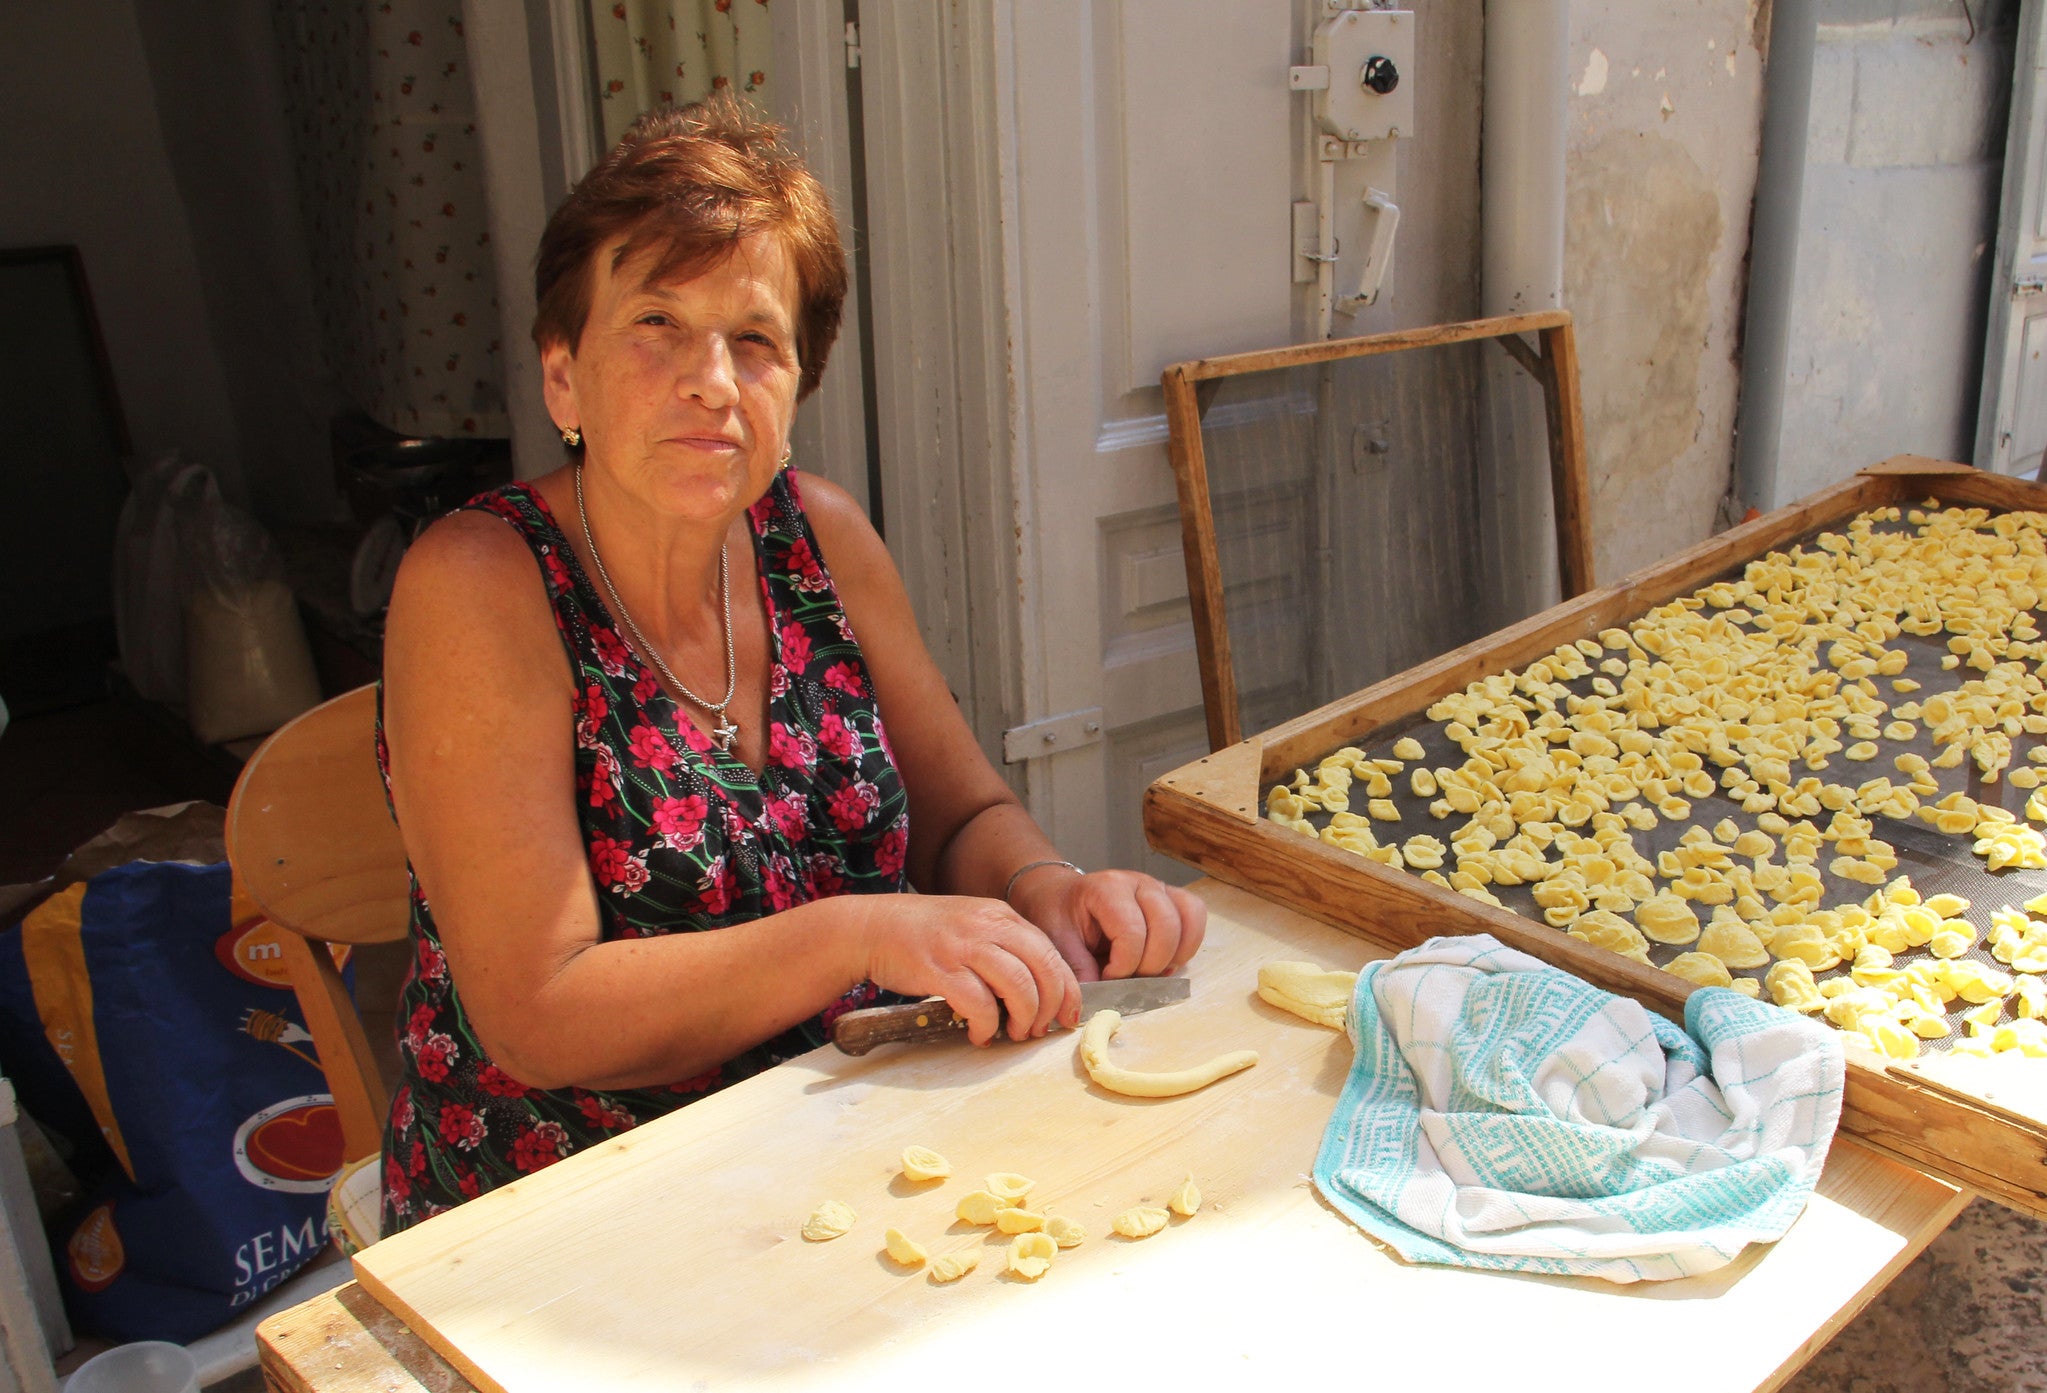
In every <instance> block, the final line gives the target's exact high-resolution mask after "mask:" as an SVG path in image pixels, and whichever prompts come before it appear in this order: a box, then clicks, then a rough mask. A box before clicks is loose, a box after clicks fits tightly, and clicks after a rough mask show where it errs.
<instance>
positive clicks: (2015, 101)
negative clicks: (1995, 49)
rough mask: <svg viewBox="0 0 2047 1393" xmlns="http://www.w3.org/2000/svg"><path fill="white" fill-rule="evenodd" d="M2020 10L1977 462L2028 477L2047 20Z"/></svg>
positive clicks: (2037, 374) (2045, 185)
mask: <svg viewBox="0 0 2047 1393" xmlns="http://www.w3.org/2000/svg"><path fill="white" fill-rule="evenodd" d="M2043 8H2047V7H2043V6H2040V5H2027V6H2024V7H2023V8H2022V10H2021V11H2020V18H2019V41H2018V59H2017V65H2016V71H2015V72H2014V74H2013V77H2012V94H2011V126H2010V133H2009V135H2008V136H2007V137H2006V140H2005V147H2004V200H2003V207H2002V209H2001V211H2000V213H1999V217H1998V230H1997V261H1996V264H1995V265H1994V267H1993V268H1992V270H1991V284H1990V327H1989V336H1988V339H1987V341H1986V343H1985V345H1984V351H1983V396H1982V401H1981V405H1980V407H1979V409H1978V411H1977V416H1976V461H1975V462H1976V467H1977V468H1979V469H1991V470H1995V471H1997V472H1998V473H2000V474H2019V475H2024V476H2026V477H2029V478H2030V477H2032V476H2034V475H2035V474H2037V473H2038V472H2039V469H2040V464H2041V458H2042V452H2043V451H2047V18H2043V14H2042V11H2043Z"/></svg>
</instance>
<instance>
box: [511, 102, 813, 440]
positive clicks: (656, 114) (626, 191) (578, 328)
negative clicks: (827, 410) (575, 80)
mask: <svg viewBox="0 0 2047 1393" xmlns="http://www.w3.org/2000/svg"><path fill="white" fill-rule="evenodd" d="M756 232H772V233H775V234H776V235H778V236H780V237H781V239H782V242H783V245H784V246H785V247H787V248H788V251H789V259H790V260H791V261H792V262H793V263H794V265H795V268H796V284H797V298H798V302H799V303H798V304H797V306H796V357H797V361H798V363H799V364H800V365H801V368H802V374H803V375H802V379H801V381H800V382H799V383H798V385H797V389H796V396H797V399H798V400H799V401H800V400H802V399H803V398H804V397H807V396H809V395H810V394H811V392H813V391H815V390H816V388H817V383H818V379H819V378H820V377H821V376H823V374H824V365H825V359H826V358H827V357H829V356H830V354H831V351H832V343H833V341H834V340H835V339H837V338H838V336H839V315H840V311H841V309H842V308H843V306H844V304H845V300H846V253H845V250H844V248H842V247H841V246H840V245H839V225H838V222H837V220H836V219H834V218H833V216H832V204H831V199H830V198H829V197H827V196H826V194H825V191H824V186H823V185H821V184H819V183H818V182H817V178H816V176H814V175H813V174H811V172H810V171H809V170H808V169H806V168H804V165H803V161H802V160H801V159H799V158H798V157H797V155H796V152H795V151H794V150H792V149H791V148H790V147H789V145H788V144H787V142H786V139H785V132H784V131H783V129H782V128H781V127H780V126H778V125H776V124H774V123H773V122H771V121H768V120H766V119H764V118H762V117H761V116H759V115H757V114H755V113H754V112H753V111H751V110H750V109H748V108H747V107H746V106H745V105H743V104H742V103H741V102H739V101H737V100H735V99H734V98H732V97H730V96H726V95H719V96H714V97H712V98H711V99H709V100H708V101H702V102H695V103H692V104H691V105H689V106H685V107H672V106H664V107H657V108H655V109H654V110H652V111H649V112H647V113H646V114H645V115H643V116H641V117H640V119H639V120H637V121H635V122H633V124H632V128H631V129H630V130H628V131H627V132H626V133H625V135H624V137H623V138H621V139H620V140H619V142H618V144H617V145H615V146H613V147H612V150H611V153H609V154H607V155H606V156H605V157H604V158H603V159H601V160H599V161H598V162H597V165H596V167H595V168H593V169H592V170H591V171H590V172H589V173H588V174H586V175H584V176H583V179H582V181H581V182H580V183H578V184H577V185H576V187H575V189H574V190H573V191H571V192H570V194H569V196H568V197H567V198H565V199H563V200H562V204H561V206H560V207H559V208H557V209H555V210H554V216H553V217H551V218H549V219H548V220H547V231H546V232H544V233H542V234H541V237H540V254H539V257H538V259H537V261H536V263H535V266H534V270H533V288H534V292H535V297H534V298H535V300H536V301H537V303H538V312H537V313H536V314H535V315H534V317H533V341H534V342H535V343H536V344H538V345H539V346H540V347H542V348H543V349H544V348H546V347H547V346H548V345H549V344H552V343H565V344H567V345H569V348H570V350H571V351H572V352H573V351H574V349H575V347H576V346H577V345H578V344H579V343H580V342H581V341H582V337H583V325H584V323H585V321H587V320H588V319H589V317H590V296H591V289H592V287H591V274H592V271H593V269H594V268H593V265H592V261H593V258H595V256H596V255H597V252H598V249H599V248H601V247H603V246H604V245H605V244H607V243H608V242H611V241H612V240H613V239H615V238H617V237H619V236H621V235H623V236H624V237H625V242H624V243H623V244H622V245H621V246H620V247H619V249H618V250H617V251H616V252H615V253H614V254H613V256H612V265H613V268H614V269H616V268H617V267H618V266H619V265H621V264H623V263H624V262H626V261H627V260H630V259H631V258H632V257H634V256H636V255H638V254H640V253H641V252H644V251H646V250H648V249H649V248H655V249H658V252H659V256H660V260H659V262H658V263H657V264H656V265H655V267H654V269H653V272H652V276H653V277H655V278H659V279H668V278H670V277H675V276H684V277H687V276H691V275H695V274H697V273H698V272H700V271H703V270H706V269H708V268H709V267H711V266H713V265H715V264H716V263H717V262H718V261H719V260H720V259H721V258H722V257H724V256H726V255H728V254H730V253H731V251H732V249H733V248H734V247H736V246H737V245H738V244H739V243H740V242H742V241H743V240H745V239H746V238H747V237H750V236H752V235H753V234H754V233H756Z"/></svg>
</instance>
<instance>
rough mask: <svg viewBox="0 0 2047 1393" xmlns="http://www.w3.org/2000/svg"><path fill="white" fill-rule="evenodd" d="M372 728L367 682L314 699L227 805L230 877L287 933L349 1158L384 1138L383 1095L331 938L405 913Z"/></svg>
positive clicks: (248, 768)
mask: <svg viewBox="0 0 2047 1393" xmlns="http://www.w3.org/2000/svg"><path fill="white" fill-rule="evenodd" d="M375 729H376V689H375V688H374V687H367V686H366V687H358V688H356V689H355V690H354V691H352V692H346V693H344V694H342V695H341V696H338V697H335V698H334V699H333V700H331V701H327V702H323V703H321V704H320V705H318V706H316V707H314V708H313V709H312V710H310V711H307V712H305V713H304V714H303V715H301V716H299V717H298V718H297V719H295V720H293V721H292V722H290V723H289V724H288V725H286V726H284V727H283V728H282V729H280V730H278V731H277V733H276V734H274V735H272V736H271V737H270V738H269V739H268V740H266V741H264V742H263V744H262V745H261V746H260V747H259V748H258V749H257V750H256V753H255V754H253V755H252V756H250V758H249V762H248V763H247V764H246V765H245V766H244V767H243V769H242V776H241V778H240V779H239V780H238V781H237V782H236V784H235V791H234V796H233V797H232V798H230V799H229V800H228V810H227V856H228V863H229V865H230V866H232V867H233V870H234V877H235V882H236V885H237V886H238V887H239V888H240V889H241V890H242V891H244V892H246V893H247V894H248V895H249V896H250V897H251V898H252V899H254V900H255V902H256V903H257V904H258V905H259V906H261V908H262V910H263V912H264V914H265V915H266V916H267V917H268V919H269V920H270V922H271V923H273V924H275V925H276V926H277V927H278V928H280V929H285V930H289V932H286V933H282V934H279V935H278V941H279V943H280V945H281V947H282V949H283V952H284V957H285V965H286V967H287V969H288V970H289V971H290V974H291V983H292V989H293V991H294V992H295V993H296V994H297V996H298V1001H299V1009H300V1010H301V1011H302V1012H303V1013H304V1015H305V1020H306V1029H307V1030H308V1031H310V1032H311V1034H312V1036H313V1044H314V1047H315V1049H317V1050H318V1052H319V1055H320V1067H321V1070H322V1071H323V1072H324V1073H325V1074H326V1075H327V1085H328V1088H329V1090H330V1091H331V1092H332V1093H333V1095H334V1105H335V1108H336V1109H337V1110H338V1111H339V1112H340V1114H341V1132H342V1140H343V1145H344V1149H345V1151H346V1153H347V1156H346V1159H348V1160H351V1161H353V1160H356V1159H359V1158H360V1157H363V1156H368V1155H373V1154H375V1153H376V1152H377V1151H378V1150H379V1149H380V1148H381V1147H382V1146H383V1131H384V1115H385V1113H386V1111H387V1110H388V1107H389V1103H390V1091H389V1089H388V1088H387V1087H386V1085H385V1082H384V1078H383V1075H382V1073H381V1072H380V1071H379V1069H378V1066H377V1063H376V1059H375V1057H374V1055H373V1054H372V1053H371V1050H370V1046H369V1039H368V1037H367V1035H366V1034H365V1033H364V1031H363V1026H362V1018H361V1017H360V1016H359V1015H357V1014H356V1010H355V1004H354V1002H353V1001H351V1000H350V998H349V995H348V989H347V987H346V986H345V985H344V984H343V982H342V980H341V974H340V972H339V971H338V969H337V967H336V964H335V956H334V953H333V952H332V951H331V950H330V948H329V946H328V945H330V944H336V945H338V944H364V943H388V942H393V941H395V940H398V939H402V938H404V937H405V934H406V931H407V927H408V924H409V920H410V914H411V891H410V883H409V879H408V876H407V873H406V863H405V846H404V843H403V842H401V841H400V840H399V837H398V827H397V824H396V823H394V822H393V821H392V820H391V812H390V808H389V807H388V806H387V804H386V803H385V800H384V787H383V782H382V778H381V776H380V775H379V774H378V772H377V756H376V744H375Z"/></svg>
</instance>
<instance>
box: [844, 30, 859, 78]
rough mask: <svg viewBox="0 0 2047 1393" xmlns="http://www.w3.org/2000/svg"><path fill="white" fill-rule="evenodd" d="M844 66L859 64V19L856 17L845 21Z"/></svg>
mask: <svg viewBox="0 0 2047 1393" xmlns="http://www.w3.org/2000/svg"><path fill="white" fill-rule="evenodd" d="M846 66H847V67H849V68H857V67H859V66H860V21H859V20H857V19H849V20H847V21H846Z"/></svg>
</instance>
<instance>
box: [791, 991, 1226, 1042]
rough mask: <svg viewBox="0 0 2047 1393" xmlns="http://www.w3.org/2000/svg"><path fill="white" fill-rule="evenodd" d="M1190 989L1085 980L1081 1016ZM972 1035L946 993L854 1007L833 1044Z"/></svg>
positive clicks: (837, 1024) (1130, 1007)
mask: <svg viewBox="0 0 2047 1393" xmlns="http://www.w3.org/2000/svg"><path fill="white" fill-rule="evenodd" d="M1189 990H1190V989H1189V987H1188V985H1187V979H1186V978H1185V977H1123V978H1118V979H1117V980H1116V981H1113V982H1082V983H1081V984H1080V1018H1081V1019H1082V1020H1086V1019H1087V1018H1088V1017H1089V1016H1092V1015H1093V1014H1094V1013H1095V1012H1097V1011H1117V1012H1120V1013H1121V1014H1123V1015H1126V1016H1134V1015H1136V1014H1138V1013H1139V1012H1140V1011H1149V1010H1151V1009H1152V1008H1153V1007H1155V1006H1171V1005H1172V1004H1173V1003H1174V1002H1176V1001H1185V1000H1186V999H1187V994H1188V991H1189ZM1055 1029H1056V1027H1055ZM966 1038H967V1023H966V1021H965V1020H964V1019H962V1018H961V1017H959V1016H955V1015H954V1014H953V1013H952V1007H950V1006H948V1005H946V1004H945V998H944V997H942V996H933V997H927V998H926V999H925V1000H923V1001H907V1002H904V1003H903V1004H902V1005H900V1006H870V1007H868V1008H867V1009H865V1010H862V1011H848V1012H847V1013H846V1014H845V1015H843V1016H841V1017H839V1018H838V1019H837V1020H835V1021H833V1022H832V1043H833V1044H834V1045H837V1046H838V1047H839V1049H840V1051H841V1052H843V1053H845V1054H866V1053H867V1052H868V1051H869V1050H871V1049H873V1048H874V1047H875V1046H876V1045H886V1044H891V1043H893V1042H895V1041H898V1040H900V1041H902V1042H904V1043H905V1044H915V1043H918V1042H921V1041H926V1040H964V1039H966Z"/></svg>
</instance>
